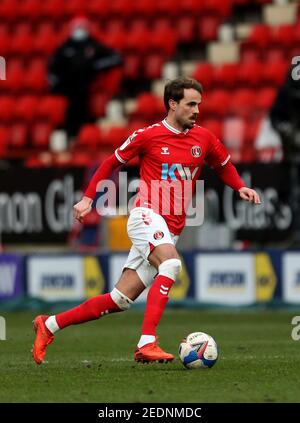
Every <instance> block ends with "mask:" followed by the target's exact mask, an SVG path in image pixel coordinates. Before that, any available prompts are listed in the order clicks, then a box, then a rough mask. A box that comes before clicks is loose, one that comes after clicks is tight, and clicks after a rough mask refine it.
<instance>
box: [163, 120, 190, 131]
mask: <svg viewBox="0 0 300 423" xmlns="http://www.w3.org/2000/svg"><path fill="white" fill-rule="evenodd" d="M162 124H163V125H164V126H165V127H166V128H167V129H169V131H171V132H174V134H187V133H188V132H189V129H185V130H184V131H182V132H181V131H179V130H178V129H176V128H174V127H173V126H171V125H170V124H169V123H168V122H167V120H166V119H164V120H163V121H162Z"/></svg>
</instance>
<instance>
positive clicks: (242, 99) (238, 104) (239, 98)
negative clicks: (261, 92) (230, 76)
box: [230, 88, 256, 117]
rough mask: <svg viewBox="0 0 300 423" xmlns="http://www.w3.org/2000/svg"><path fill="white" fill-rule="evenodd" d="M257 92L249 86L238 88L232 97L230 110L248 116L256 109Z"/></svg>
mask: <svg viewBox="0 0 300 423" xmlns="http://www.w3.org/2000/svg"><path fill="white" fill-rule="evenodd" d="M255 96H256V93H255V91H253V90H250V89H248V88H241V89H239V90H236V91H235V92H234V94H233V95H232V97H231V102H230V111H231V113H233V114H236V115H239V116H244V117H247V116H248V115H249V114H250V113H251V112H253V111H254V110H253V109H254V104H255Z"/></svg>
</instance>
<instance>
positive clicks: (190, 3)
mask: <svg viewBox="0 0 300 423" xmlns="http://www.w3.org/2000/svg"><path fill="white" fill-rule="evenodd" d="M177 7H178V8H179V10H180V12H181V13H182V14H183V15H188V16H194V17H199V16H200V15H201V14H202V13H203V9H204V6H203V2H202V1H199V0H181V1H180V2H179V4H178V6H177Z"/></svg>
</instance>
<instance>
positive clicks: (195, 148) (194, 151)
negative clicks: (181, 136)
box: [191, 145, 202, 157]
mask: <svg viewBox="0 0 300 423" xmlns="http://www.w3.org/2000/svg"><path fill="white" fill-rule="evenodd" d="M191 153H192V156H193V157H200V156H201V154H202V150H201V147H199V145H193V147H192V148H191Z"/></svg>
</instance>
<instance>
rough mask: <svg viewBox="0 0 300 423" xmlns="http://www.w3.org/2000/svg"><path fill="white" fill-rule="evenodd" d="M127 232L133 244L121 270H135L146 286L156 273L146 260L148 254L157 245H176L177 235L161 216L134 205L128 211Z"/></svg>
mask: <svg viewBox="0 0 300 423" xmlns="http://www.w3.org/2000/svg"><path fill="white" fill-rule="evenodd" d="M127 233H128V236H129V238H130V240H131V242H132V244H133V245H132V247H131V249H130V252H129V254H128V257H127V260H126V263H125V265H124V267H123V270H124V269H126V268H128V269H133V270H136V272H137V274H138V275H139V277H140V279H141V281H142V282H143V284H144V285H145V286H146V287H148V286H150V285H151V284H152V282H153V280H154V278H155V276H156V275H157V269H156V268H155V267H154V266H152V265H151V264H150V263H149V261H148V256H149V254H150V253H151V251H152V250H153V249H154V248H155V247H157V246H158V245H162V244H173V245H176V242H177V240H178V238H179V237H178V235H173V234H172V233H171V232H170V231H169V228H168V226H167V224H166V221H165V219H164V218H163V217H162V216H160V215H159V214H157V213H155V212H154V211H153V210H152V209H149V208H146V207H136V208H134V209H133V210H132V211H131V212H130V216H129V218H128V222H127Z"/></svg>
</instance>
